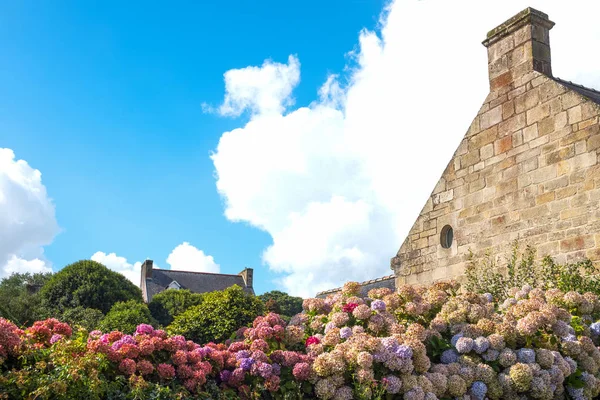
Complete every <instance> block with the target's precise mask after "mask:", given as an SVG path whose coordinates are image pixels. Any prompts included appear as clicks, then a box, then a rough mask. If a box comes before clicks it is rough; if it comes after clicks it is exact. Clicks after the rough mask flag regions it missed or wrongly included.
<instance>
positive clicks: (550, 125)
mask: <svg viewBox="0 0 600 400" xmlns="http://www.w3.org/2000/svg"><path fill="white" fill-rule="evenodd" d="M554 124H555V122H554V117H553V116H550V117H548V118H544V119H543V120H541V121H540V122H538V134H539V135H540V136H543V135H547V134H549V133H552V132H554Z"/></svg>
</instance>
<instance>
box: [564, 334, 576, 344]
mask: <svg viewBox="0 0 600 400" xmlns="http://www.w3.org/2000/svg"><path fill="white" fill-rule="evenodd" d="M562 341H563V342H576V341H577V336H575V335H573V334H572V333H569V334H568V335H566V336H563V337H562Z"/></svg>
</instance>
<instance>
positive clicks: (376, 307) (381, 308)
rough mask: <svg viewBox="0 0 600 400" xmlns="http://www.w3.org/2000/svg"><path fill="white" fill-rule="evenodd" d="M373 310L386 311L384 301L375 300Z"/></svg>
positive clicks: (372, 305)
mask: <svg viewBox="0 0 600 400" xmlns="http://www.w3.org/2000/svg"><path fill="white" fill-rule="evenodd" d="M371 310H373V311H385V303H384V302H383V300H373V302H372V303H371Z"/></svg>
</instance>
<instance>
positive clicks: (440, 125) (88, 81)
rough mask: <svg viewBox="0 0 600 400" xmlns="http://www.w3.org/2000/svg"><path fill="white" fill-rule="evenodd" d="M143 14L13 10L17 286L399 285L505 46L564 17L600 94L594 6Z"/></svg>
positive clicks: (572, 75) (6, 8)
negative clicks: (88, 281)
mask: <svg viewBox="0 0 600 400" xmlns="http://www.w3.org/2000/svg"><path fill="white" fill-rule="evenodd" d="M122 4H123V3H122V2H116V1H105V2H76V1H72V2H67V1H55V2H50V1H39V2H33V1H19V2H4V3H3V4H1V5H0V94H1V95H0V277H1V276H3V275H7V274H9V273H10V272H14V271H42V270H47V269H48V268H49V267H50V266H51V267H52V269H53V270H58V269H60V268H62V267H63V266H65V265H67V264H68V263H71V262H74V261H76V260H79V259H87V258H90V257H93V258H94V259H96V260H99V261H101V262H104V263H105V264H106V265H107V266H109V267H110V268H112V269H114V270H116V271H119V272H122V273H124V274H125V275H126V276H128V277H129V278H130V279H132V280H133V281H136V280H137V279H138V277H139V272H138V271H139V262H140V261H143V260H144V259H145V258H151V259H153V260H154V261H155V263H156V264H158V265H159V266H160V267H161V268H176V269H191V270H204V271H220V272H223V273H237V272H238V271H240V270H241V269H243V268H244V267H252V268H254V269H255V289H256V291H257V292H258V293H261V292H264V291H267V290H271V289H274V288H278V289H283V290H286V291H288V292H290V293H293V294H298V295H302V296H311V295H314V294H315V292H317V291H318V290H323V289H327V288H331V287H332V286H337V285H340V284H341V283H343V282H344V281H347V280H357V281H362V280H366V279H371V278H375V277H378V276H382V275H387V274H390V273H391V271H390V269H389V260H390V258H391V257H393V256H394V255H395V253H396V251H397V249H398V248H399V246H400V244H401V243H402V241H403V240H404V238H405V236H406V233H407V232H408V230H409V229H410V227H411V225H412V223H413V222H414V220H415V218H416V216H417V215H418V213H419V210H420V209H421V207H422V205H423V204H424V203H425V200H426V199H427V196H429V193H430V192H431V190H432V188H433V187H434V186H435V183H436V181H437V179H438V178H439V176H440V174H441V172H442V170H443V168H444V167H445V166H446V164H447V162H448V160H449V159H450V157H451V156H452V154H453V152H454V150H455V148H456V146H457V145H458V143H459V142H460V140H461V138H462V136H463V135H464V133H465V131H466V129H467V127H468V126H469V124H470V122H471V120H472V118H473V117H474V115H475V114H476V113H477V110H478V108H479V106H480V104H481V102H482V101H483V99H484V98H485V96H486V95H487V91H488V78H487V57H486V51H485V49H484V48H483V46H481V41H482V40H483V38H484V37H485V34H486V32H487V31H488V30H490V29H492V28H493V27H495V26H496V25H498V24H500V23H501V22H503V21H505V20H506V19H507V18H509V17H511V16H512V15H514V14H516V13H517V12H519V11H520V10H522V9H523V8H525V7H527V6H530V5H531V6H534V7H536V8H538V9H541V10H542V11H544V12H547V13H548V14H549V15H550V18H551V19H552V20H554V21H555V22H556V23H557V25H556V27H555V28H554V29H553V30H552V32H551V38H552V39H551V43H552V52H553V54H552V57H553V70H554V72H555V75H557V76H559V77H561V78H565V79H569V80H573V81H577V82H578V83H581V84H585V85H588V86H592V87H596V88H599V87H600V71H598V67H597V66H598V65H600V53H598V52H592V51H589V49H590V48H595V47H594V46H595V44H596V43H598V41H599V40H600V27H599V26H598V24H597V23H596V21H595V19H594V18H595V16H596V15H597V14H598V12H600V5H599V3H597V2H596V1H593V0H582V1H581V3H577V4H578V5H579V6H578V7H575V6H571V5H570V3H569V4H566V3H564V2H561V1H558V0H552V1H549V0H531V1H526V0H506V1H503V2H482V1H480V0H477V1H475V0H457V1H456V2H448V1H446V0H396V1H394V2H390V3H389V4H388V2H384V1H383V0H344V1H341V0H331V1H326V2H322V1H312V0H309V1H304V2H281V1H270V0H269V1H261V2H248V1H229V2H207V1H204V2H170V3H168V7H166V6H164V5H163V4H159V3H158V2H148V1H145V2H128V3H127V4H128V5H127V7H124V6H123V5H122ZM386 4H387V5H388V12H386V13H383V14H382V11H383V9H384V6H386ZM459 10H468V12H466V11H459ZM582 11H585V12H582ZM382 15H383V16H382ZM380 16H382V17H381V19H380ZM203 104H204V105H205V107H202V105H203ZM39 173H41V177H40V175H39Z"/></svg>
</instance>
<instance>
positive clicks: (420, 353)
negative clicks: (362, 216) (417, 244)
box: [0, 282, 600, 400]
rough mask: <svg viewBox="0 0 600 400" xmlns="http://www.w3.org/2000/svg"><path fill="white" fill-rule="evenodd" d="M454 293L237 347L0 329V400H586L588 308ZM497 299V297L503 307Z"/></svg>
mask: <svg viewBox="0 0 600 400" xmlns="http://www.w3.org/2000/svg"><path fill="white" fill-rule="evenodd" d="M459 289H460V287H459V285H458V284H457V283H456V282H440V283H436V284H434V285H432V286H429V287H420V286H402V287H400V288H399V289H398V291H397V292H395V293H394V292H392V291H390V290H389V289H374V290H371V291H370V292H369V293H368V297H361V296H360V295H359V286H358V284H356V283H347V284H346V285H345V286H344V288H343V290H342V291H341V292H340V293H337V294H334V295H330V296H329V297H328V298H326V299H306V300H304V303H303V312H302V313H300V314H298V315H296V316H294V317H293V318H292V319H291V320H290V322H289V323H286V322H285V321H284V320H283V319H282V318H281V317H280V316H278V315H277V314H274V313H269V314H267V315H265V316H260V317H258V318H256V319H255V320H254V322H253V323H252V325H251V326H249V327H241V328H240V329H239V330H238V331H237V333H236V335H235V339H231V340H227V341H225V342H223V343H207V344H198V343H195V342H193V341H190V340H186V339H185V337H183V336H180V335H175V336H169V335H168V334H167V333H166V332H164V331H163V330H157V329H154V328H153V327H152V326H150V325H145V324H141V325H139V326H138V327H137V329H136V331H135V333H134V334H132V335H128V334H124V333H122V332H119V331H112V332H100V331H92V332H89V333H87V332H86V331H84V330H79V331H76V332H72V330H71V328H70V327H69V326H68V325H67V324H64V323H61V322H59V321H56V320H46V321H39V322H37V323H36V324H34V326H32V327H31V328H29V329H27V330H25V331H22V330H20V329H19V328H18V327H16V326H15V325H14V324H12V323H11V322H9V321H7V320H3V319H0V398H2V396H4V397H5V398H31V399H33V398H36V399H46V398H47V399H50V398H52V399H61V398H64V399H68V398H89V399H93V398H97V399H100V398H103V399H104V398H123V399H128V398H131V399H135V398H156V399H186V398H201V399H202V398H204V399H238V398H241V399H304V398H318V399H334V400H344V399H348V400H349V399H407V400H433V399H450V398H462V399H474V400H483V399H486V398H488V399H492V400H494V399H526V398H531V399H547V400H551V399H571V398H572V399H593V398H596V397H597V396H598V395H599V394H600V350H599V348H598V347H597V346H598V345H599V344H600V322H599V321H598V319H599V318H600V300H599V298H598V296H597V295H595V294H592V293H589V292H588V293H578V292H574V291H570V292H563V291H561V290H560V289H557V288H552V289H548V290H542V289H537V288H532V287H531V286H528V285H525V286H523V287H521V288H514V289H511V290H509V291H508V292H507V294H508V297H507V298H506V299H503V300H502V301H500V302H496V301H495V299H494V297H493V296H492V295H491V294H476V293H471V292H466V293H464V292H462V293H461V292H460V290H459ZM503 297H504V296H503Z"/></svg>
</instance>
